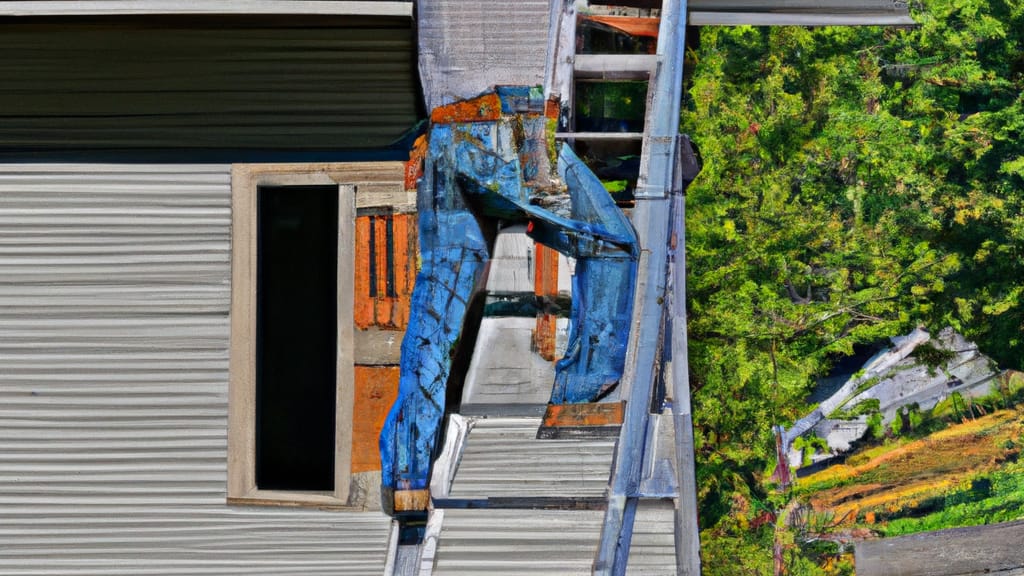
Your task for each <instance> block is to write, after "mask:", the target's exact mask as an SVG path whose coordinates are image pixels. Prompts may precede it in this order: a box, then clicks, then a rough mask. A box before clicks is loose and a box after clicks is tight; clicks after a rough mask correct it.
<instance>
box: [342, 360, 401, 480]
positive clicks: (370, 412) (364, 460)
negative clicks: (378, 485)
mask: <svg viewBox="0 0 1024 576" xmlns="http://www.w3.org/2000/svg"><path fill="white" fill-rule="evenodd" d="M398 374H399V370H398V366H356V367H355V384H356V385H355V399H354V402H353V413H354V414H356V415H357V417H356V418H355V419H354V420H353V421H352V473H353V474H356V473H359V472H371V471H374V470H380V448H379V447H378V438H379V437H380V431H381V428H383V427H384V419H385V418H386V417H387V414H388V410H390V409H391V405H392V404H394V402H395V398H396V397H397V396H398Z"/></svg>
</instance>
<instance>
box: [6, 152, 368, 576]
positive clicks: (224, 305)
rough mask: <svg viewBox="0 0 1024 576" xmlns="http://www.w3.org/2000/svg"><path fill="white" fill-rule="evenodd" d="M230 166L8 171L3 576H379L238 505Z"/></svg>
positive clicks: (308, 533) (345, 521)
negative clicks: (232, 493)
mask: <svg viewBox="0 0 1024 576" xmlns="http://www.w3.org/2000/svg"><path fill="white" fill-rule="evenodd" d="M230 197H231V194H230V171H229V167H228V166H145V165H131V166H123V165H122V166H114V165H77V166H76V165H56V166H55V165H44V164H38V165H3V164H0V574H4V575H14V574H18V575H21V574H96V575H113V574H125V575H128V574H133V575H134V574H380V573H381V571H382V568H381V567H382V566H383V563H384V558H385V554H386V545H387V537H388V520H387V519H386V518H385V517H384V516H382V515H380V514H374V513H368V514H358V513H337V512H325V511H318V510H301V509H287V508H241V507H228V506H226V505H225V504H224V502H225V496H226V488H225V485H226V459H227V455H226V446H227V440H226V438H227V381H228V375H227V369H228V352H227V350H228V338H229V334H228V312H229V295H230V286H229V278H230V261H229V245H230V220H231V207H230Z"/></svg>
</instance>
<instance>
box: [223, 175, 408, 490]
mask: <svg viewBox="0 0 1024 576" xmlns="http://www.w3.org/2000/svg"><path fill="white" fill-rule="evenodd" d="M403 175H404V165H403V164H402V163H401V162H369V163H345V164H260V165H255V164H251V165H236V166H234V167H233V168H232V178H231V196H232V262H233V266H232V294H231V310H232V313H231V348H230V355H231V357H230V364H229V370H230V377H229V385H228V395H229V408H228V503H234V504H254V505H267V504H273V505H301V506H316V507H332V506H333V507H345V506H349V505H358V503H351V502H349V487H350V481H351V472H352V422H353V420H352V418H353V404H354V386H355V374H354V370H355V368H354V342H355V334H354V325H353V321H352V318H353V306H354V302H353V301H354V294H353V280H352V279H353V270H354V269H355V261H354V258H355V256H354V254H355V251H354V250H353V246H354V245H355V225H354V223H355V214H356V206H357V205H358V204H359V195H360V193H359V191H358V190H359V188H360V187H361V186H362V185H363V184H364V183H366V184H375V185H376V188H374V187H370V188H371V191H370V192H369V193H367V195H369V196H371V199H369V202H373V201H374V200H373V199H372V197H373V195H374V194H377V193H378V192H379V190H380V189H382V187H383V189H389V190H395V189H397V190H401V189H402V181H403ZM305 184H337V185H338V190H339V194H340V198H339V203H338V220H339V224H340V225H339V226H338V271H337V273H338V283H337V284H338V318H337V334H338V350H337V358H338V362H337V393H336V399H337V400H336V401H337V405H336V407H335V410H336V419H337V422H338V426H336V429H335V434H336V436H335V474H334V482H335V483H334V486H335V488H334V490H333V491H332V492H330V493H320V492H280V491H267V490H259V489H258V488H257V487H256V479H255V464H256V443H255V386H254V382H255V361H256V357H255V356H256V349H255V346H256V245H257V236H256V234H257V230H256V217H257V206H256V201H257V199H256V187H257V186H259V185H305ZM389 184H390V185H391V186H390V187H388V185H389ZM366 201H367V200H366V199H364V202H366Z"/></svg>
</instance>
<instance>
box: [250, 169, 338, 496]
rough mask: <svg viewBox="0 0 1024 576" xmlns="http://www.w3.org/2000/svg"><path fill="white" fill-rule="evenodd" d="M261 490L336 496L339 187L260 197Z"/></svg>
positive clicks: (267, 192)
mask: <svg viewBox="0 0 1024 576" xmlns="http://www.w3.org/2000/svg"><path fill="white" fill-rule="evenodd" d="M257 195H258V197H257V206H258V207H257V210H258V239H257V280H256V286H257V288H256V486H257V488H259V489H261V490H315V491H331V490H333V489H334V452H335V403H336V388H337V382H336V380H337V376H336V366H337V315H338V314H337V308H338V285H337V270H338V187H337V186H260V187H258V189H257Z"/></svg>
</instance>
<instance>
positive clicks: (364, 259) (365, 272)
mask: <svg viewBox="0 0 1024 576" xmlns="http://www.w3.org/2000/svg"><path fill="white" fill-rule="evenodd" d="M355 262H356V265H355V275H354V287H353V289H354V290H355V309H354V314H353V320H354V321H355V324H356V328H359V329H361V330H363V329H366V328H369V327H371V326H373V324H374V314H373V313H374V307H373V298H372V296H371V295H370V266H371V263H370V217H369V216H360V217H358V218H356V245H355Z"/></svg>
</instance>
